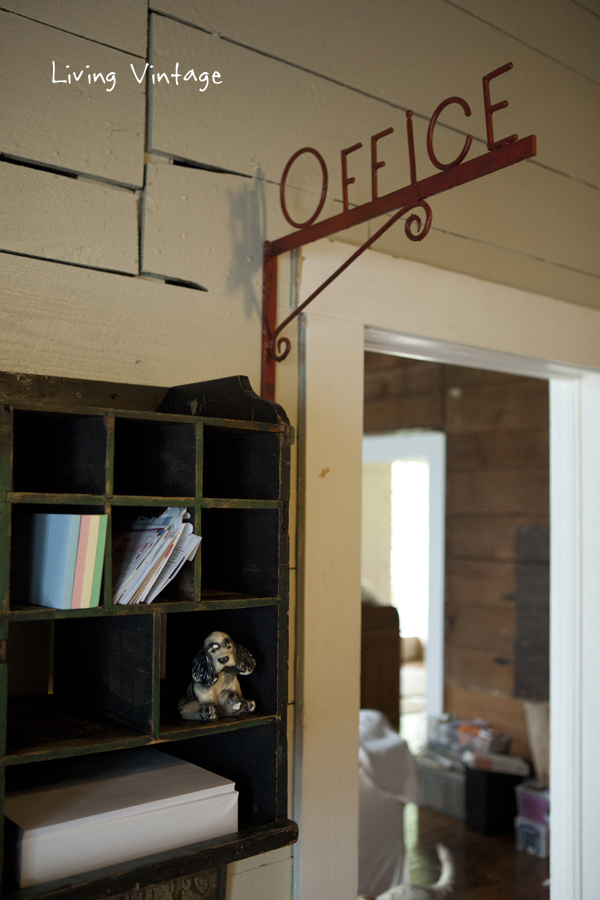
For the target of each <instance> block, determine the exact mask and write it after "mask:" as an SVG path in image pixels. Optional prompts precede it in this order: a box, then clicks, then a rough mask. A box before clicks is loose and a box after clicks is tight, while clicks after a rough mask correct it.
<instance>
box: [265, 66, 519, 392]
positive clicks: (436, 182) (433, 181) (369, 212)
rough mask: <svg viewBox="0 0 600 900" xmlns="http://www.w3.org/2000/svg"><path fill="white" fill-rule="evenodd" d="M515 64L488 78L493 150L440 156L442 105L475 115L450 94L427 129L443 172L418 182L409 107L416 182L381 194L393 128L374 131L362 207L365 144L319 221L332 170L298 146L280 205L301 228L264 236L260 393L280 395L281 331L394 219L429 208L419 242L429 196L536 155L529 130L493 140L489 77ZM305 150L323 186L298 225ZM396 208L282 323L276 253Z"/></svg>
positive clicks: (411, 232)
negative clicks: (298, 174) (290, 198)
mask: <svg viewBox="0 0 600 900" xmlns="http://www.w3.org/2000/svg"><path fill="white" fill-rule="evenodd" d="M511 68H512V63H507V64H506V65H505V66H502V67H501V68H499V69H496V70H495V71H494V72H491V73H490V74H489V75H486V76H484V78H483V93H484V107H485V114H486V130H487V139H488V142H487V146H488V151H489V152H488V153H484V154H483V155H482V156H478V157H476V158H475V159H471V160H468V161H467V162H463V159H464V158H465V156H466V154H467V152H468V150H469V148H470V146H471V141H472V137H471V136H470V135H469V136H468V137H467V139H466V141H465V144H464V147H463V150H462V151H461V153H460V154H459V155H458V156H457V157H456V159H455V160H453V161H452V162H451V163H447V164H444V163H441V162H440V161H439V160H438V159H437V157H436V155H435V152H434V149H433V132H434V128H435V125H436V122H437V119H438V117H439V115H440V113H441V112H442V110H443V109H444V108H445V107H446V106H448V105H449V104H451V103H455V104H458V105H460V106H461V107H462V108H463V111H464V113H465V115H467V116H470V115H471V110H470V109H469V106H468V104H467V103H466V102H465V101H464V100H462V99H461V98H460V97H450V98H448V99H447V100H444V101H443V102H442V103H440V105H439V106H438V108H437V109H436V111H435V112H434V114H433V116H432V117H431V121H430V123H429V128H428V132H427V152H428V154H429V158H430V159H431V161H432V163H433V164H434V165H435V167H436V168H437V169H440V170H441V171H439V172H437V173H436V174H435V175H431V176H430V177H428V178H424V179H423V180H422V181H417V178H416V165H415V153H414V142H413V132H412V111H410V110H409V111H408V112H407V114H406V115H407V136H408V149H409V157H410V171H411V184H409V185H407V186H406V187H403V188H400V189H399V190H396V191H391V192H390V193H389V194H385V195H384V196H383V197H378V196H377V169H379V168H381V166H382V165H385V163H384V162H380V161H378V160H377V141H378V140H379V139H380V138H382V137H384V136H385V135H387V134H390V133H391V131H392V130H393V129H387V131H384V132H381V133H380V134H378V135H374V136H373V137H372V138H371V160H372V164H371V173H372V180H373V199H372V200H371V201H369V202H368V203H364V204H362V206H356V207H353V208H350V207H349V204H348V195H347V186H348V184H351V183H353V181H354V179H353V178H348V176H347V166H346V157H347V155H348V154H349V153H351V152H353V151H354V150H357V149H359V148H360V146H362V145H360V144H355V145H354V146H353V147H350V148H348V149H347V150H343V151H342V186H343V190H344V210H343V212H341V213H338V214H337V215H335V216H330V217H329V218H328V219H324V220H323V221H321V222H316V221H315V219H316V218H317V217H318V215H319V213H320V212H321V209H322V208H323V204H324V202H325V196H326V193H327V180H328V175H327V167H326V165H325V162H324V160H323V158H322V156H321V155H320V154H319V153H318V152H317V151H316V150H314V149H313V148H312V147H304V148H303V149H302V150H298V151H297V152H296V153H295V154H294V155H293V156H292V157H291V159H290V160H289V162H288V164H287V165H286V168H285V170H284V173H283V177H282V182H281V205H282V209H283V213H284V215H285V217H286V219H287V220H288V221H289V222H290V224H292V225H294V226H295V227H297V228H298V229H299V230H298V231H295V232H292V233H291V234H288V235H286V236H285V237H282V238H279V239H278V240H276V241H265V245H264V256H263V344H262V379H261V380H262V385H261V394H262V396H263V397H264V398H265V399H266V400H274V399H275V365H276V363H277V362H282V361H283V360H284V359H285V358H286V357H287V355H288V354H289V352H290V349H291V342H290V340H289V338H288V337H282V336H281V332H282V331H283V330H284V329H285V328H286V327H287V326H288V325H289V324H290V323H291V322H292V321H293V320H294V319H295V318H296V317H297V316H299V315H300V313H301V312H302V311H303V310H304V309H306V307H307V306H308V305H309V303H312V301H313V300H314V299H315V298H316V297H317V296H318V295H319V294H320V293H321V292H322V291H323V290H324V289H325V288H326V287H327V286H328V285H330V284H331V282H332V281H334V280H335V279H336V278H337V277H338V275H341V273H342V272H343V271H345V269H347V268H348V266H350V265H351V264H352V263H353V262H354V261H355V260H356V259H358V257H359V256H360V255H361V254H362V253H364V251H365V250H368V249H369V247H371V246H372V245H373V244H374V243H375V242H376V241H377V240H378V239H379V238H380V237H381V236H382V235H383V234H384V233H385V232H386V231H387V230H388V229H389V228H391V227H392V225H394V224H395V222H397V221H398V219H400V218H401V217H402V216H404V215H405V214H406V213H407V212H411V210H416V209H417V208H419V209H421V210H423V212H424V213H425V222H424V223H422V222H421V218H420V217H419V215H418V214H417V213H416V212H414V213H412V215H410V216H409V218H408V219H407V221H406V223H405V231H406V235H407V237H408V238H409V239H410V240H413V241H420V240H422V239H423V238H424V237H426V236H427V234H428V233H429V229H430V228H431V219H432V213H431V208H430V206H429V204H428V203H427V202H426V201H427V198H428V197H433V196H434V195H435V194H440V193H442V192H443V191H447V190H450V188H453V187H457V186H458V185H461V184H467V183H468V182H469V181H474V180H475V179H476V178H481V177H482V176H484V175H489V174H490V173H491V172H497V171H499V170H500V169H505V168H507V167H508V166H512V165H514V164H515V163H518V162H522V161H523V160H525V159H531V158H532V157H533V156H535V154H536V139H535V135H529V136H528V137H525V138H522V139H521V140H518V139H517V135H516V134H513V135H511V136H510V137H506V138H503V139H502V140H499V141H495V140H494V133H493V127H492V115H493V113H494V112H496V111H497V110H499V109H504V108H505V107H506V106H507V105H508V104H507V101H505V100H503V101H501V102H500V103H496V104H494V105H492V104H491V101H490V89H489V82H490V80H491V79H492V78H496V77H497V76H498V75H501V74H503V73H504V72H507V71H509V69H511ZM302 153H311V154H313V155H314V156H316V157H317V159H318V160H319V162H320V164H321V169H322V173H323V189H322V192H321V199H320V201H319V205H318V207H317V210H316V212H315V213H314V214H313V215H312V216H311V218H310V219H308V220H307V222H305V223H303V224H299V223H296V222H294V221H293V220H292V219H291V217H290V216H289V215H288V213H287V210H286V207H285V196H284V193H285V183H286V179H287V174H288V172H289V169H290V167H291V165H292V163H293V162H294V161H295V159H297V158H298V156H300V155H301V154H302ZM391 212H393V213H394V215H393V216H392V217H391V218H390V219H389V220H388V221H387V222H386V223H385V224H384V225H383V226H382V227H381V228H380V229H379V230H378V231H377V232H376V233H375V234H374V235H372V237H370V238H369V239H368V240H367V241H365V243H364V244H363V245H362V246H361V247H359V248H358V250H356V251H355V252H354V253H353V254H352V255H351V256H350V257H349V259H347V260H346V261H345V262H344V263H343V264H342V265H341V266H340V267H339V268H338V269H337V270H336V271H335V272H334V273H333V274H332V275H330V276H329V278H327V280H326V281H324V282H323V284H322V285H321V286H320V287H319V288H317V290H316V291H313V293H312V294H311V295H310V297H308V298H307V299H306V300H304V301H303V303H301V304H300V306H298V307H297V308H296V309H295V310H294V311H293V312H292V313H291V314H290V315H289V316H288V317H287V318H286V319H285V320H284V321H283V322H281V323H280V324H279V325H277V257H278V256H279V255H280V254H282V253H286V252H287V251H289V250H293V249H295V248H297V247H301V246H303V245H304V244H310V243H312V242H314V241H317V240H319V239H320V238H323V237H329V236H330V235H332V234H336V233H337V232H340V231H344V230H345V229H347V228H352V227H353V226H354V225H359V224H361V223H364V222H367V221H369V220H370V219H373V218H377V217H378V216H382V215H385V214H386V213H391ZM413 226H414V227H413Z"/></svg>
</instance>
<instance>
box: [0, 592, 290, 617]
mask: <svg viewBox="0 0 600 900" xmlns="http://www.w3.org/2000/svg"><path fill="white" fill-rule="evenodd" d="M284 602H285V601H284V600H283V599H282V598H281V597H232V598H229V599H227V598H223V599H215V600H201V601H200V602H199V603H195V602H193V601H187V600H182V601H177V600H174V601H171V602H169V601H163V602H162V603H136V604H135V605H133V606H117V605H116V606H110V607H102V606H97V607H94V608H92V609H53V608H50V607H46V606H39V607H38V606H36V607H33V606H32V607H20V608H17V609H9V610H4V611H0V623H2V622H17V621H21V622H23V621H25V622H26V621H40V620H43V619H85V618H93V617H102V616H132V615H133V616H135V615H151V614H152V613H154V614H158V615H161V614H162V613H180V612H211V611H213V610H227V609H255V608H260V607H267V606H282V605H283V604H284Z"/></svg>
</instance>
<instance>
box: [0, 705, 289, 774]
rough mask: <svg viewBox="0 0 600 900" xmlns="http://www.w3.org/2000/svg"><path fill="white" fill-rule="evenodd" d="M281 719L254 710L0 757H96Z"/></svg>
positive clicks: (4, 762)
mask: <svg viewBox="0 0 600 900" xmlns="http://www.w3.org/2000/svg"><path fill="white" fill-rule="evenodd" d="M278 721H279V716H278V715H277V713H254V714H252V715H251V716H247V717H236V718H231V719H229V720H228V719H219V720H217V721H216V722H203V723H201V724H200V723H199V724H193V725H188V726H187V727H186V726H185V724H184V723H183V720H182V724H183V727H182V728H181V729H175V728H174V729H173V731H171V732H164V733H162V734H160V735H159V737H158V739H156V738H153V737H151V736H150V735H132V736H130V737H122V738H113V739H112V740H107V741H106V742H105V743H102V742H96V743H94V744H91V743H79V744H76V745H75V746H73V745H72V744H70V743H69V742H67V741H65V746H63V747H60V746H57V747H56V748H55V749H46V750H43V749H35V750H23V751H21V752H19V753H7V754H6V755H5V756H3V757H2V759H0V766H1V767H6V766H22V765H29V764H31V763H38V762H48V761H50V760H54V759H70V758H71V757H74V756H93V755H95V754H97V753H110V752H111V751H113V750H127V749H131V748H134V747H156V748H160V747H161V746H162V745H163V744H170V743H174V742H175V741H185V740H192V739H193V738H202V737H206V736H210V735H212V734H220V733H222V732H224V731H240V730H242V729H246V728H261V727H262V726H264V725H272V724H274V723H276V722H278Z"/></svg>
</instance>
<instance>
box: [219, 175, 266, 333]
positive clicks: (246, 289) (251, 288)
mask: <svg viewBox="0 0 600 900" xmlns="http://www.w3.org/2000/svg"><path fill="white" fill-rule="evenodd" d="M228 202H229V222H230V227H231V254H232V255H231V268H230V271H229V276H228V278H227V289H228V291H231V292H232V293H234V292H235V291H237V290H238V289H241V290H242V292H243V297H244V316H245V317H246V319H252V318H253V317H254V316H255V315H258V317H259V319H260V318H261V317H262V301H261V280H259V281H258V282H256V279H255V277H254V276H255V275H256V274H257V273H260V272H262V251H263V243H264V241H265V240H266V238H267V204H266V199H265V181H264V172H263V170H262V169H260V168H259V169H257V170H256V175H255V176H254V178H253V179H251V180H250V179H246V178H244V180H243V184H241V185H240V187H239V188H235V189H232V190H229V191H228Z"/></svg>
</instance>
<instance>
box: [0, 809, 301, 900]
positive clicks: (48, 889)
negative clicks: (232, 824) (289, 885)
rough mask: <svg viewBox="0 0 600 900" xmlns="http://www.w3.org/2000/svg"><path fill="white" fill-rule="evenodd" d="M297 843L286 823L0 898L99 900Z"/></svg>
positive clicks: (291, 825) (294, 831)
mask: <svg viewBox="0 0 600 900" xmlns="http://www.w3.org/2000/svg"><path fill="white" fill-rule="evenodd" d="M297 839H298V826H297V825H296V823H295V822H291V821H290V820H289V819H283V820H279V821H277V822H273V823H271V824H269V825H261V826H258V827H256V828H248V829H246V830H244V831H238V832H235V833H234V834H230V835H224V836H223V837H220V838H214V839H213V840H211V841H203V842H202V843H200V844H189V845H188V846H187V847H181V848H179V849H178V850H176V851H166V852H164V853H157V854H155V855H154V856H147V857H144V858H143V859H139V860H133V861H132V862H131V863H122V864H121V865H118V866H110V867H107V868H105V869H96V870H95V871H93V872H86V873H84V874H83V875H79V876H75V877H72V878H69V879H66V878H65V879H62V880H61V881H54V882H50V883H47V884H43V885H39V886H37V887H32V888H26V889H24V890H21V891H14V892H10V893H7V894H4V895H3V898H4V900H46V898H47V900H50V898H52V900H83V898H85V900H104V898H107V897H115V896H118V895H119V893H123V892H124V891H132V890H139V889H140V888H144V887H147V886H149V885H152V884H157V883H160V882H161V881H165V880H171V879H175V878H182V877H185V876H186V875H193V874H195V873H197V872H201V871H202V870H203V869H208V868H213V867H214V866H215V865H225V864H228V863H232V862H236V861H237V860H240V859H246V858H247V857H248V856H254V855H255V854H257V853H266V852H268V851H269V850H276V849H277V848H278V847H287V846H288V845H289V844H293V843H294V842H295V841H296V840H297Z"/></svg>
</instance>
